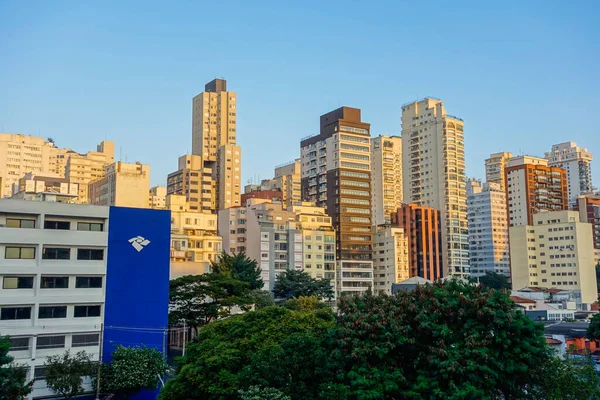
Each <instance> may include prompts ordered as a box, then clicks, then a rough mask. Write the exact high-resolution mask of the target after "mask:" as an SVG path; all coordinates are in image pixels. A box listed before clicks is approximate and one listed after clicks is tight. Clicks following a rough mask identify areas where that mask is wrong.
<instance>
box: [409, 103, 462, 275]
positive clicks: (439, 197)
mask: <svg viewBox="0 0 600 400" xmlns="http://www.w3.org/2000/svg"><path fill="white" fill-rule="evenodd" d="M463 127H464V123H463V120H462V119H460V118H457V117H453V116H450V115H447V114H446V109H445V108H444V103H443V102H442V101H441V100H437V99H433V98H426V99H424V100H420V101H416V102H414V103H408V104H405V105H404V106H402V154H403V159H402V173H403V188H404V202H405V203H413V204H417V205H420V206H426V207H432V208H434V209H436V210H439V211H440V217H441V230H442V258H443V266H444V272H445V274H451V275H457V276H463V277H464V276H467V275H468V274H469V272H470V271H469V235H468V229H467V192H466V178H465V144H464V140H463Z"/></svg>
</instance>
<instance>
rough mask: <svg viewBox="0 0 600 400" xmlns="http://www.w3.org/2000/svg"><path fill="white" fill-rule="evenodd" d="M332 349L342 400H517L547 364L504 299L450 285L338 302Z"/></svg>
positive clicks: (542, 349) (540, 346) (539, 331)
mask: <svg viewBox="0 0 600 400" xmlns="http://www.w3.org/2000/svg"><path fill="white" fill-rule="evenodd" d="M339 312H340V314H341V315H342V316H343V317H342V318H340V322H339V329H338V331H337V332H336V335H335V340H334V341H333V342H332V349H331V354H334V357H335V358H336V360H337V361H336V362H337V365H336V364H333V365H336V367H335V368H336V371H339V372H340V375H339V378H338V382H337V383H338V384H340V385H341V387H342V388H344V387H345V388H346V389H347V398H349V399H355V398H356V399H358V398H361V399H397V398H405V399H430V398H437V399H440V398H443V399H482V398H504V399H509V398H524V397H523V395H524V393H525V392H526V391H525V389H526V388H527V387H528V386H531V385H540V384H541V382H540V379H541V377H540V374H541V372H542V370H541V367H542V366H543V365H544V364H545V363H546V362H547V361H548V359H549V358H550V357H551V354H550V350H549V348H548V346H547V345H546V342H545V338H544V336H543V327H542V326H541V325H536V324H534V322H533V321H531V320H530V319H529V318H527V317H526V316H524V315H523V313H522V312H520V311H518V310H516V309H514V308H513V302H512V301H511V300H510V298H509V296H508V294H507V293H505V292H501V291H496V290H492V291H489V290H486V289H484V288H482V287H481V286H479V285H470V284H463V283H461V282H459V281H457V280H449V281H447V282H436V283H434V284H433V285H424V286H417V287H416V288H415V290H414V291H412V292H401V293H399V294H398V295H396V296H385V295H380V296H374V295H365V296H362V297H357V296H355V297H351V298H344V299H342V300H341V302H340V305H339Z"/></svg>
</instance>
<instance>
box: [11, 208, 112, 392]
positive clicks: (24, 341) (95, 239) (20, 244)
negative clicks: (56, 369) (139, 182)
mask: <svg viewBox="0 0 600 400" xmlns="http://www.w3.org/2000/svg"><path fill="white" fill-rule="evenodd" d="M108 215H109V208H108V207H97V206H89V205H78V204H67V203H47V202H34V201H21V200H0V335H8V336H9V337H10V342H11V352H10V355H11V356H12V357H14V358H15V361H16V362H17V363H19V364H25V365H27V367H28V368H29V372H28V378H29V379H35V382H34V386H33V392H32V393H31V394H30V395H29V397H28V398H29V399H37V398H50V397H45V396H51V395H53V393H52V392H51V391H49V390H48V389H47V388H46V385H45V382H44V374H45V369H44V362H45V361H46V357H47V356H51V355H58V354H63V353H64V351H65V350H68V349H72V351H73V352H76V351H80V350H85V351H86V352H87V353H88V354H89V355H90V356H91V358H92V360H98V353H99V339H100V329H101V323H102V321H103V307H104V298H105V274H106V257H105V255H106V254H105V253H106V249H107V243H108V232H107V221H108ZM86 387H87V388H88V389H89V388H90V387H89V382H87V386H86Z"/></svg>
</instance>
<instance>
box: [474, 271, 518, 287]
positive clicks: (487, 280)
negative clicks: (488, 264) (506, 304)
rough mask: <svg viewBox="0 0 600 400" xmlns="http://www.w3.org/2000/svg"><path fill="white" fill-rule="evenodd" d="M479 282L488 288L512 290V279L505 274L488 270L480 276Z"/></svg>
mask: <svg viewBox="0 0 600 400" xmlns="http://www.w3.org/2000/svg"><path fill="white" fill-rule="evenodd" d="M479 283H480V284H481V285H483V286H484V287H486V288H488V289H496V290H504V289H506V290H510V288H511V285H510V280H509V279H508V278H507V277H506V275H504V274H499V273H497V272H491V271H488V272H486V273H485V275H483V276H480V277H479Z"/></svg>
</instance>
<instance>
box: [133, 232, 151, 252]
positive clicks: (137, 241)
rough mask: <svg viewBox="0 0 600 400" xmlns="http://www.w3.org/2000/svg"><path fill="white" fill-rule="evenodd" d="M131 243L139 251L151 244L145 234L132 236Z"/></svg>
mask: <svg viewBox="0 0 600 400" xmlns="http://www.w3.org/2000/svg"><path fill="white" fill-rule="evenodd" d="M129 243H131V245H132V246H133V248H134V249H136V250H137V251H138V253H139V252H140V251H142V250H144V248H145V247H146V246H148V245H149V244H150V241H149V240H148V239H146V238H144V237H143V236H136V237H132V238H131V239H129Z"/></svg>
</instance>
